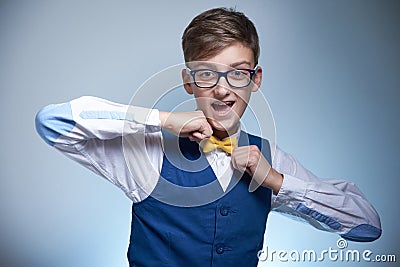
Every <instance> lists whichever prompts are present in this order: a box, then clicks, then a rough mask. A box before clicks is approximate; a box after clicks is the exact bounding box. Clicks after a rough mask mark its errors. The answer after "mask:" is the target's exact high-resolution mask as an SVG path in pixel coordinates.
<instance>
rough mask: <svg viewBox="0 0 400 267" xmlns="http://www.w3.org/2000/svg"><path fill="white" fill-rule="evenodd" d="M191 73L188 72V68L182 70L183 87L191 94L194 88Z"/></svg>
mask: <svg viewBox="0 0 400 267" xmlns="http://www.w3.org/2000/svg"><path fill="white" fill-rule="evenodd" d="M190 78H191V77H190V75H189V74H188V73H187V72H186V69H183V70H182V82H183V87H184V88H185V90H186V92H187V93H188V94H189V95H193V90H192V86H191V83H192V82H191V79H190Z"/></svg>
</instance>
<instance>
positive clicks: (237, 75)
mask: <svg viewBox="0 0 400 267" xmlns="http://www.w3.org/2000/svg"><path fill="white" fill-rule="evenodd" d="M229 76H230V77H231V78H234V79H243V78H245V77H246V73H245V72H244V71H241V70H234V71H231V72H230V73H229Z"/></svg>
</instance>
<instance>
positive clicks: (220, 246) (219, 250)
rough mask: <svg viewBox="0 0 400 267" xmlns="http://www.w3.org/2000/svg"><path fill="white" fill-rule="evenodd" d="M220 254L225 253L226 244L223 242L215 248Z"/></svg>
mask: <svg viewBox="0 0 400 267" xmlns="http://www.w3.org/2000/svg"><path fill="white" fill-rule="evenodd" d="M215 251H216V252H217V253H218V254H222V253H224V251H225V250H224V246H223V245H222V244H219V245H217V248H216V250H215Z"/></svg>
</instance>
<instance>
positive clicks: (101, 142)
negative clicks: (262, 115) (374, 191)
mask: <svg viewBox="0 0 400 267" xmlns="http://www.w3.org/2000/svg"><path fill="white" fill-rule="evenodd" d="M36 126H37V130H38V132H39V134H40V135H41V136H42V137H43V138H44V139H45V141H46V142H47V143H49V144H50V145H52V146H54V147H55V148H57V149H58V150H60V151H61V152H62V153H64V154H65V155H67V156H68V157H70V158H72V159H73V160H75V161H77V162H79V163H80V164H82V165H83V166H85V167H87V168H88V169H90V170H92V171H94V172H95V173H97V174H99V175H100V176H102V177H104V178H105V179H107V180H108V181H110V182H111V183H113V184H114V185H116V186H118V187H119V188H120V189H121V190H122V191H123V192H124V193H125V194H126V195H127V196H128V197H129V198H130V199H131V200H132V201H133V202H140V201H143V200H144V199H146V198H147V197H148V196H149V193H150V192H151V186H150V190H149V189H146V190H144V188H143V186H141V184H142V183H143V181H145V182H146V181H148V180H153V181H157V179H158V178H159V174H160V172H161V167H162V162H163V155H164V154H163V144H162V133H161V126H160V121H159V113H158V110H156V109H147V108H141V107H132V106H128V105H123V104H117V103H113V102H111V101H107V100H104V99H100V98H96V97H89V96H86V97H80V98H77V99H75V100H72V101H70V102H68V103H64V104H57V105H49V106H47V107H45V108H43V109H42V110H41V111H40V112H39V113H38V115H37V118H36ZM124 138H125V140H129V142H128V143H127V142H125V144H127V145H128V146H129V147H130V152H129V153H127V152H126V151H124V145H123V143H124ZM125 148H126V147H125ZM271 152H272V154H271V155H272V168H274V169H275V170H276V171H277V172H279V173H282V174H283V176H284V179H283V183H282V187H281V189H280V191H279V192H278V194H277V195H276V196H273V199H272V208H273V210H274V211H278V212H281V213H284V214H288V215H290V216H291V217H296V218H299V219H300V220H303V221H305V222H307V223H309V224H311V225H312V226H314V227H316V228H318V229H322V230H326V231H332V232H336V233H338V234H346V233H348V232H349V231H350V230H352V229H353V228H356V227H357V226H360V225H368V226H372V227H373V228H376V229H378V230H379V231H380V229H381V225H380V219H379V216H378V214H377V212H376V211H375V209H374V208H373V207H372V205H371V204H370V203H369V202H368V201H367V200H366V198H365V197H364V196H363V194H362V193H361V191H360V190H359V189H358V188H357V187H356V186H355V185H354V184H353V183H351V182H347V181H344V180H338V179H320V178H318V177H316V176H315V175H314V174H313V173H311V172H310V171H308V170H307V169H306V168H304V167H303V166H302V165H301V164H300V163H299V162H298V161H297V160H296V159H295V158H294V157H293V156H291V155H289V154H287V153H285V152H284V151H282V150H281V149H280V148H279V147H277V146H275V145H274V144H271ZM206 158H207V160H208V161H209V163H210V165H211V167H212V169H213V171H214V173H215V174H216V176H217V178H218V181H219V183H220V184H221V187H222V188H223V189H224V190H226V188H227V186H228V184H229V181H230V179H231V176H232V173H233V168H232V165H231V164H230V155H227V154H226V153H225V152H222V151H220V150H215V151H213V152H210V153H207V154H206ZM149 166H150V169H152V170H153V171H152V174H151V175H150V174H149ZM152 184H153V185H154V183H152Z"/></svg>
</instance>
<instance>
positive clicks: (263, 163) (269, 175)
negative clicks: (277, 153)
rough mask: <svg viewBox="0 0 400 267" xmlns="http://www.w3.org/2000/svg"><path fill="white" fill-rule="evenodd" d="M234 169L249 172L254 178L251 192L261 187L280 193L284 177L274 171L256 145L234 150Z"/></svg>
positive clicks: (250, 188) (232, 158)
mask: <svg viewBox="0 0 400 267" xmlns="http://www.w3.org/2000/svg"><path fill="white" fill-rule="evenodd" d="M231 162H232V166H233V168H235V169H237V170H239V171H240V172H247V173H248V174H249V175H250V176H251V177H252V182H251V183H250V187H249V191H251V192H252V191H254V190H255V189H257V187H258V186H259V185H261V186H264V187H268V188H270V189H272V190H273V192H274V194H277V193H278V192H279V189H280V188H281V185H282V182H283V175H282V174H280V173H278V172H277V171H276V170H274V169H273V168H272V167H271V165H270V164H269V163H268V161H267V160H266V159H265V158H264V156H263V155H262V153H261V151H260V150H259V149H258V147H257V146H255V145H250V146H241V147H237V148H235V149H234V150H233V153H232V156H231Z"/></svg>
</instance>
